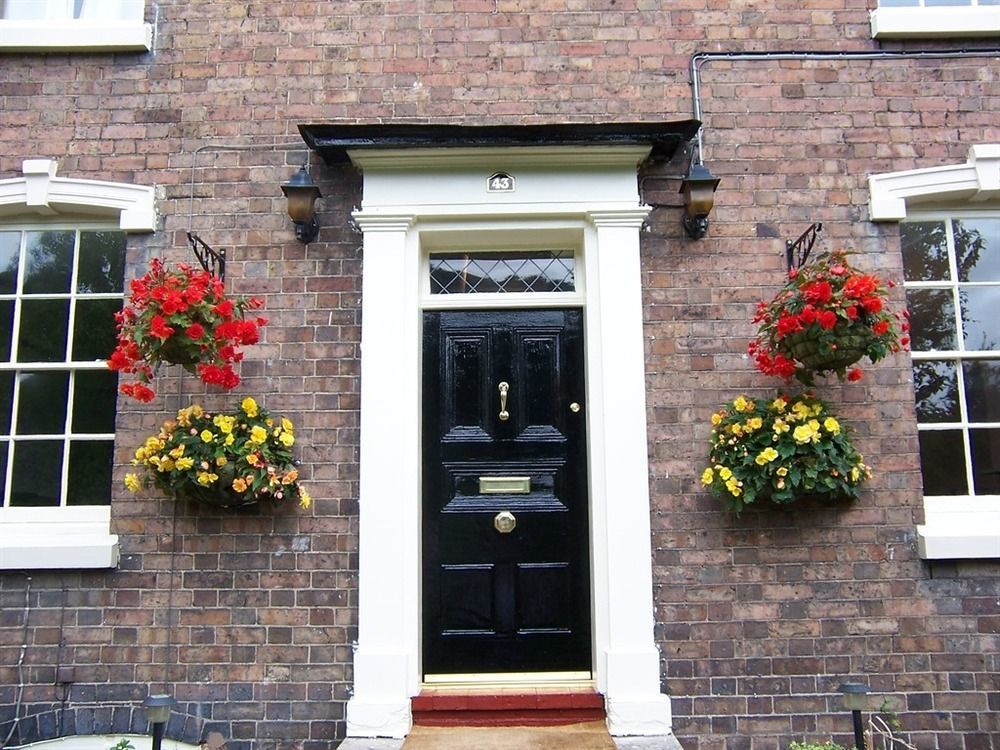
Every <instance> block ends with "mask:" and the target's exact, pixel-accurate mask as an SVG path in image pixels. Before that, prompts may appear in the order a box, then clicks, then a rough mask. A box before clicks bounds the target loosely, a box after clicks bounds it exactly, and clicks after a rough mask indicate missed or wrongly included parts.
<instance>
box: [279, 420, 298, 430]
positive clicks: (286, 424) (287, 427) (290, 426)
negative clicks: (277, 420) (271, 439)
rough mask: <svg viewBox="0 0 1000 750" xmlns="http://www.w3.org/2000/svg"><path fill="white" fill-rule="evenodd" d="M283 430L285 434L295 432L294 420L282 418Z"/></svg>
mask: <svg viewBox="0 0 1000 750" xmlns="http://www.w3.org/2000/svg"><path fill="white" fill-rule="evenodd" d="M281 429H283V430H284V431H285V432H295V425H293V424H292V420H290V419H287V418H286V417H282V418H281Z"/></svg>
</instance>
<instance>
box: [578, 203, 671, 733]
mask: <svg viewBox="0 0 1000 750" xmlns="http://www.w3.org/2000/svg"><path fill="white" fill-rule="evenodd" d="M648 211H649V209H647V208H638V207H637V208H634V209H629V210H622V211H601V212H592V213H591V214H590V215H589V216H590V219H591V221H592V222H593V224H594V226H595V227H596V242H593V243H587V249H586V252H587V258H586V264H587V271H588V273H587V279H588V287H587V344H588V347H589V348H590V349H591V353H590V355H589V361H590V369H589V374H590V390H591V393H595V392H599V393H602V394H603V403H602V404H601V405H600V408H599V409H592V410H591V412H590V416H591V424H590V430H589V435H590V436H591V445H590V449H591V466H592V467H595V468H596V469H597V470H596V471H594V472H593V474H594V475H593V476H592V478H591V479H592V488H593V489H592V501H593V508H592V512H593V514H594V519H593V520H594V523H593V529H594V547H593V553H594V557H595V559H594V571H595V577H600V576H606V579H607V580H605V581H600V580H597V581H596V582H595V583H596V585H595V591H596V592H597V596H598V597H602V596H606V597H607V601H605V602H601V601H597V602H595V609H596V610H597V612H598V617H597V620H596V622H595V629H596V640H595V644H596V651H597V654H596V656H597V659H598V669H597V673H598V680H599V685H598V687H599V689H600V690H602V692H603V693H604V696H605V700H606V707H607V713H608V727H609V729H610V730H611V733H612V734H615V735H667V734H670V731H671V715H670V700H669V698H668V697H667V696H666V695H663V694H661V693H660V668H659V657H660V654H659V650H658V649H657V647H656V645H655V642H654V639H653V625H654V617H653V580H652V560H651V541H650V520H649V518H650V506H649V461H648V457H647V451H648V447H647V432H646V395H645V394H646V383H645V354H644V351H643V337H642V331H643V327H642V279H641V274H640V266H639V231H640V229H641V227H642V223H643V220H644V219H645V217H646V215H647V213H648ZM595 271H596V273H595ZM595 347H596V348H597V350H595Z"/></svg>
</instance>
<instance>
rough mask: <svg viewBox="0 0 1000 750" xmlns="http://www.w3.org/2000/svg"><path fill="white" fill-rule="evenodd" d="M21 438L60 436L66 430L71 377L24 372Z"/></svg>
mask: <svg viewBox="0 0 1000 750" xmlns="http://www.w3.org/2000/svg"><path fill="white" fill-rule="evenodd" d="M17 384H18V394H19V398H18V405H17V432H18V434H19V435H60V434H62V433H63V432H65V430H66V397H67V395H68V392H69V373H68V372H65V371H63V372H59V371H43V372H22V373H21V374H20V375H18V376H17Z"/></svg>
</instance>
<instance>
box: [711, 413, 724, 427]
mask: <svg viewBox="0 0 1000 750" xmlns="http://www.w3.org/2000/svg"><path fill="white" fill-rule="evenodd" d="M721 423H722V415H721V414H719V412H715V413H714V414H713V415H712V424H713V425H716V426H718V425H720V424H721Z"/></svg>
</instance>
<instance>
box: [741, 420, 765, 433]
mask: <svg viewBox="0 0 1000 750" xmlns="http://www.w3.org/2000/svg"><path fill="white" fill-rule="evenodd" d="M745 426H746V429H747V430H748V431H749V432H755V431H756V430H759V429H760V428H761V427H763V426H764V420H763V419H761V418H760V417H750V419H748V420H747V421H746V425H745Z"/></svg>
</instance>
